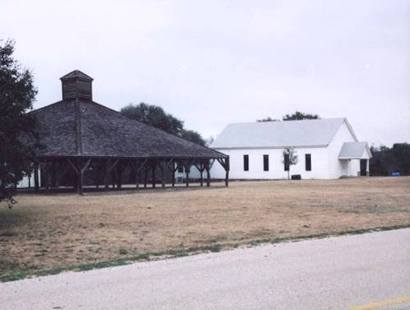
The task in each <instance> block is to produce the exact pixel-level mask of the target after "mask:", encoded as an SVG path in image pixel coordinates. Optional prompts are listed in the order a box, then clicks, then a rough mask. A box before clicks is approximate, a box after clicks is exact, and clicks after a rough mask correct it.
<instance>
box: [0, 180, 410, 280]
mask: <svg viewBox="0 0 410 310" xmlns="http://www.w3.org/2000/svg"><path fill="white" fill-rule="evenodd" d="M17 200H18V204H17V205H15V207H14V208H13V209H11V210H10V209H8V208H6V207H5V205H1V207H0V280H11V279H14V278H19V277H23V276H26V275H29V274H42V273H51V272H58V271H60V270H64V269H74V268H75V266H77V268H79V269H87V268H92V267H95V266H97V267H98V266H106V265H112V264H117V263H124V262H126V261H127V260H138V259H148V258H155V257H164V256H167V255H171V256H178V255H184V254H186V253H192V252H198V251H204V250H211V251H218V250H220V249H221V248H232V247H236V246H240V245H249V244H256V243H260V242H275V241H280V240H284V239H294V238H301V237H309V236H313V235H318V236H319V235H327V234H341V233H346V232H351V231H362V230H367V229H373V228H383V227H384V228H391V227H405V226H410V177H400V178H355V179H341V180H333V181H308V180H304V181H270V182H232V183H231V186H230V187H229V188H223V187H215V188H210V189H207V188H203V189H188V190H182V189H178V190H170V189H168V190H161V189H158V190H156V191H145V192H144V191H141V192H135V191H134V192H116V193H113V194H106V193H89V194H86V195H84V196H78V195H75V194H55V195H20V196H18V197H17Z"/></svg>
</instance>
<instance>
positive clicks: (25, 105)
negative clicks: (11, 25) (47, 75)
mask: <svg viewBox="0 0 410 310" xmlns="http://www.w3.org/2000/svg"><path fill="white" fill-rule="evenodd" d="M13 52H14V42H13V41H5V42H3V41H0V146H1V147H0V201H2V200H6V201H7V202H8V203H9V206H11V204H12V203H14V202H15V200H14V199H13V195H14V194H15V187H16V185H17V183H18V182H19V181H20V180H21V179H22V178H23V177H24V176H25V175H29V174H30V170H31V163H32V162H33V161H34V158H35V152H34V151H35V144H33V143H31V142H28V141H35V139H27V138H28V137H30V136H32V137H35V136H36V135H35V131H34V129H35V126H34V125H35V124H34V120H33V119H31V118H30V117H29V116H28V115H27V113H26V112H27V111H28V110H30V109H32V104H33V101H34V98H35V96H36V93H37V91H36V89H35V88H34V86H33V77H32V74H31V72H30V71H28V70H26V69H21V67H20V65H19V63H18V62H17V61H16V60H15V59H14V58H13Z"/></svg>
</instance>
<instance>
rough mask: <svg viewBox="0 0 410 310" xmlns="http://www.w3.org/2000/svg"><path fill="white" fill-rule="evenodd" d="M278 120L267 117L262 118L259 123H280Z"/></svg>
mask: <svg viewBox="0 0 410 310" xmlns="http://www.w3.org/2000/svg"><path fill="white" fill-rule="evenodd" d="M278 121H279V120H278V119H275V118H271V117H270V116H268V117H266V118H262V119H258V120H257V122H259V123H264V122H278Z"/></svg>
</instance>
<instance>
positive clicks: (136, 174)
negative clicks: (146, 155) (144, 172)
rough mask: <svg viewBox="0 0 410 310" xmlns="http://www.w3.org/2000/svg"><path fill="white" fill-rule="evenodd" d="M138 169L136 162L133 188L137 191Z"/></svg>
mask: <svg viewBox="0 0 410 310" xmlns="http://www.w3.org/2000/svg"><path fill="white" fill-rule="evenodd" d="M138 168H139V164H138V160H137V161H136V162H135V169H134V181H135V188H136V189H138V187H139V178H138V177H139V175H138V170H139V169H138Z"/></svg>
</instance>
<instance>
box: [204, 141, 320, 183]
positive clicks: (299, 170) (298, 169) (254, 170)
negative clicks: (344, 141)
mask: <svg viewBox="0 0 410 310" xmlns="http://www.w3.org/2000/svg"><path fill="white" fill-rule="evenodd" d="M217 150H218V151H220V152H222V153H224V154H227V155H229V157H230V172H229V177H230V178H231V179H287V178H288V172H287V171H285V170H284V164H283V150H284V149H282V148H272V149H234V150H233V149H217ZM295 151H296V153H297V155H298V162H297V164H296V165H292V166H291V167H290V174H291V175H292V174H300V175H301V176H302V179H327V178H328V174H327V171H326V168H327V166H328V162H327V161H328V156H327V152H326V148H322V147H317V148H295ZM245 154H247V155H249V171H244V169H243V155H245ZM265 154H266V155H269V171H264V170H263V155H265ZM305 154H311V158H312V171H306V169H305ZM211 177H212V178H217V179H222V178H224V177H225V170H224V169H223V168H222V167H221V166H220V165H219V164H218V163H216V162H215V164H214V166H213V167H212V169H211Z"/></svg>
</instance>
